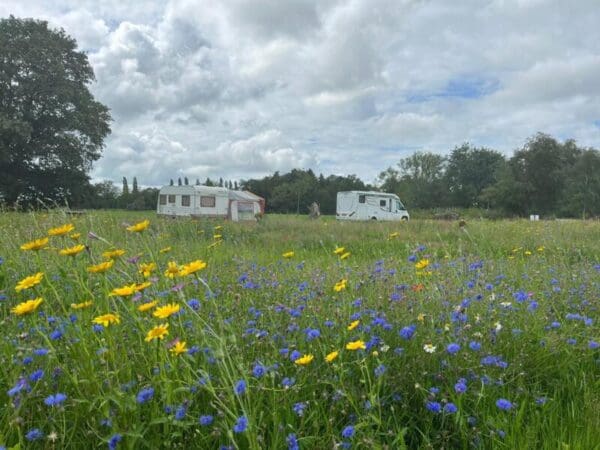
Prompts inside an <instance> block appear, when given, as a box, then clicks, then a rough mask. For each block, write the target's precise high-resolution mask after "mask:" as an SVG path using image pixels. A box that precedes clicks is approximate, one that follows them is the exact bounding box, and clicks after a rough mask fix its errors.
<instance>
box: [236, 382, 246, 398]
mask: <svg viewBox="0 0 600 450" xmlns="http://www.w3.org/2000/svg"><path fill="white" fill-rule="evenodd" d="M233 390H234V392H235V393H236V394H237V395H242V394H243V393H245V392H246V381H244V380H239V381H238V382H237V383H236V384H235V388H234V389H233Z"/></svg>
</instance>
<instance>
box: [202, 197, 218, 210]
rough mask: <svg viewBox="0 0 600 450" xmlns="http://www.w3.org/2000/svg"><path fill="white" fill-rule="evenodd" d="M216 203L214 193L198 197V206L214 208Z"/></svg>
mask: <svg viewBox="0 0 600 450" xmlns="http://www.w3.org/2000/svg"><path fill="white" fill-rule="evenodd" d="M215 204H216V198H215V196H214V195H211V196H204V195H203V196H202V197H200V206H202V207H203V208H214V207H215Z"/></svg>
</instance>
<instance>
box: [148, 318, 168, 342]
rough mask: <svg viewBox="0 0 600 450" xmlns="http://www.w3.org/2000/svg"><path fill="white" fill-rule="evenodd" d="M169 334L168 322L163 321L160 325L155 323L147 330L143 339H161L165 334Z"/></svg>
mask: <svg viewBox="0 0 600 450" xmlns="http://www.w3.org/2000/svg"><path fill="white" fill-rule="evenodd" d="M168 334H169V324H168V323H164V324H161V325H157V326H155V327H154V328H152V329H151V330H150V331H148V334H146V338H145V339H144V340H145V341H146V342H150V341H153V340H155V339H163V338H164V337H165V336H167V335H168Z"/></svg>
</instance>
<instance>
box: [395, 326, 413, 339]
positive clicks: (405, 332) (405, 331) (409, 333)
mask: <svg viewBox="0 0 600 450" xmlns="http://www.w3.org/2000/svg"><path fill="white" fill-rule="evenodd" d="M416 329H417V327H416V326H415V325H409V326H407V327H404V328H402V329H401V330H400V332H399V334H400V337H401V338H402V339H406V340H409V339H410V338H412V337H413V335H414V334H415V330H416Z"/></svg>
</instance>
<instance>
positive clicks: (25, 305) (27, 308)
mask: <svg viewBox="0 0 600 450" xmlns="http://www.w3.org/2000/svg"><path fill="white" fill-rule="evenodd" d="M43 301H44V300H43V299H42V297H38V298H36V299H34V300H27V301H26V302H22V303H19V304H18V305H17V306H15V307H14V308H12V309H11V310H10V312H11V313H13V314H16V315H17V316H22V315H23V314H29V313H32V312H33V311H35V310H36V309H37V308H38V306H40V305H41V303H42V302H43Z"/></svg>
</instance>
